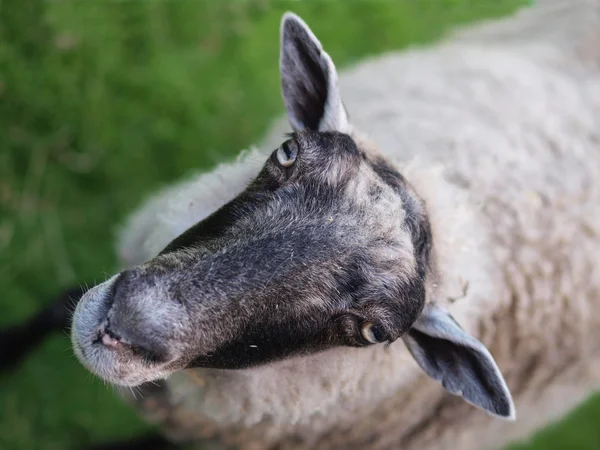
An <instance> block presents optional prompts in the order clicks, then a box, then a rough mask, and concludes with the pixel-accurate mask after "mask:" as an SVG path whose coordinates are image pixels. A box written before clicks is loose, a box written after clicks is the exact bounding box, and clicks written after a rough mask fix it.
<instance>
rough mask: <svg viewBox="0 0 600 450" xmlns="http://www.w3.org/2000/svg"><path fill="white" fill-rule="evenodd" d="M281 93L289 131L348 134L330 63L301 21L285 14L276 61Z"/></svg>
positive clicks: (333, 70) (333, 68)
mask: <svg viewBox="0 0 600 450" xmlns="http://www.w3.org/2000/svg"><path fill="white" fill-rule="evenodd" d="M279 69H280V73H281V90H282V94H283V102H284V104H285V108H286V110H287V114H288V119H289V121H290V124H291V125H292V128H293V129H294V130H295V131H299V130H302V129H305V128H308V129H311V130H315V131H340V132H349V131H350V127H349V124H348V115H347V113H346V110H345V109H344V105H343V104H342V100H341V97H340V91H339V87H338V76H337V72H336V70H335V66H334V65H333V61H332V60H331V58H330V57H329V55H328V54H327V53H325V51H323V47H322V46H321V43H320V42H319V40H318V39H317V38H316V37H315V35H314V34H313V33H312V31H311V30H310V28H308V26H307V25H306V23H304V21H303V20H302V19H301V18H300V17H298V16H297V15H295V14H293V13H290V12H288V13H285V14H284V16H283V19H282V21H281V55H280V59H279Z"/></svg>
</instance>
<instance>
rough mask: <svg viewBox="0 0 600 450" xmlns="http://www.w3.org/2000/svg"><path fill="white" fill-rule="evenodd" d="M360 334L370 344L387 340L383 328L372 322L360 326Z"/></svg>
mask: <svg viewBox="0 0 600 450" xmlns="http://www.w3.org/2000/svg"><path fill="white" fill-rule="evenodd" d="M360 334H361V335H362V337H363V339H364V340H365V341H367V342H369V343H370V344H379V343H381V342H383V341H384V340H385V338H384V337H383V333H382V332H381V329H380V328H379V327H378V326H377V325H375V324H374V323H372V322H365V323H363V324H362V325H361V326H360Z"/></svg>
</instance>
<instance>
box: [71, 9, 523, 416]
mask: <svg viewBox="0 0 600 450" xmlns="http://www.w3.org/2000/svg"><path fill="white" fill-rule="evenodd" d="M280 66H281V80H282V91H283V99H284V103H285V106H286V109H287V112H288V117H289V120H290V123H291V124H292V128H293V129H294V133H293V134H292V135H290V137H289V139H288V140H286V141H285V142H283V143H282V145H281V146H280V147H279V148H278V149H274V151H273V153H272V155H271V156H270V157H269V158H268V159H267V161H266V162H265V164H264V167H263V168H262V170H261V171H260V173H259V174H258V176H257V177H256V179H255V180H254V181H253V182H252V183H251V184H250V185H249V186H248V187H247V189H246V190H245V191H243V192H242V193H241V194H240V195H238V196H237V197H236V198H235V199H233V200H232V201H231V202H229V203H228V204H226V205H224V206H223V207H222V208H220V209H219V210H218V211H216V212H215V213H213V214H212V215H211V216H209V217H208V218H206V219H205V220H203V221H202V222H200V223H198V224H196V225H195V226H193V227H192V228H190V229H189V230H188V231H186V232H185V233H183V234H182V235H181V236H179V237H178V238H177V239H175V240H174V241H173V242H171V243H170V244H169V245H168V246H167V248H165V249H164V250H163V251H162V252H161V253H160V254H159V255H158V256H157V257H155V258H154V259H152V260H150V261H148V262H147V263H145V264H142V265H140V266H138V267H135V268H131V269H128V270H125V271H123V272H121V273H120V274H118V275H116V276H114V277H113V278H111V279H110V280H108V281H107V282H105V283H102V284H101V285H99V286H97V287H95V288H93V289H91V290H90V291H89V292H87V293H86V294H85V295H84V296H83V297H82V299H81V301H80V303H79V304H78V306H77V309H76V311H75V314H74V318H73V327H72V339H73V346H74V349H75V353H76V354H77V356H78V358H79V359H80V361H81V362H82V363H83V364H84V365H85V366H86V367H87V368H88V369H89V370H90V371H92V372H94V373H96V374H97V375H99V376H100V377H102V378H103V379H105V380H108V381H110V382H113V383H117V384H123V385H137V384H141V383H144V382H147V381H151V380H155V379H158V378H163V377H165V376H168V375H169V374H171V373H173V372H174V371H176V370H180V369H183V368H188V367H207V368H222V369H243V368H247V367H251V366H254V365H258V364H265V363H268V362H272V361H276V360H281V359H283V358H288V357H291V356H299V355H306V354H310V353H315V352H319V351H323V350H325V349H328V348H332V347H343V346H359V347H360V346H369V345H376V344H381V343H389V342H393V341H395V340H396V339H398V338H399V337H401V336H402V337H403V338H404V341H405V343H406V344H407V346H408V348H409V350H410V352H411V354H412V355H413V356H414V357H415V358H416V359H417V361H418V362H419V364H420V365H421V367H422V368H423V369H424V370H425V371H426V372H427V373H428V374H429V375H430V376H432V377H433V378H435V379H438V380H440V381H442V383H443V384H444V386H445V387H446V388H447V389H448V390H450V391H451V392H453V393H457V394H459V395H463V396H464V397H465V398H466V399H467V400H468V401H470V402H472V403H474V404H477V405H478V406H480V407H483V408H485V409H486V410H488V411H491V412H492V413H493V414H498V415H502V416H512V414H513V412H514V411H513V410H512V401H511V399H510V394H509V393H508V390H507V389H506V385H505V384H504V380H503V379H502V377H501V375H500V373H499V371H498V369H497V367H496V365H495V363H494V361H493V359H492V358H491V356H490V355H489V352H487V350H486V349H485V347H483V345H482V344H481V343H479V342H478V341H476V340H475V339H473V338H471V337H470V336H468V335H466V334H465V333H464V332H463V331H462V329H461V328H460V327H459V326H458V325H457V324H456V322H455V321H454V320H453V319H452V318H451V316H450V315H449V314H447V313H446V312H444V311H443V310H441V309H440V308H438V307H435V306H434V305H433V304H431V303H429V304H428V305H427V306H426V305H425V282H426V277H427V276H428V275H430V273H431V270H430V269H431V268H430V259H431V253H432V236H431V232H430V226H429V221H428V217H427V213H426V208H425V205H424V204H423V202H422V201H421V200H420V199H419V197H418V196H417V195H416V194H415V192H414V191H413V189H412V188H411V186H410V185H409V184H408V183H407V182H406V180H405V179H404V178H403V177H402V175H401V174H400V173H398V172H397V171H396V170H394V169H393V168H392V166H391V164H389V163H388V162H386V161H385V160H383V159H381V158H379V157H376V156H374V155H372V154H371V153H369V152H367V151H366V150H365V149H363V148H361V147H360V143H359V142H357V141H356V140H355V139H354V138H353V136H354V132H353V130H352V127H351V125H350V124H349V120H348V115H347V114H346V111H345V109H344V106H343V104H342V101H341V98H340V93H339V89H338V84H337V74H336V71H335V67H334V66H333V63H332V61H331V58H330V57H329V55H327V53H325V52H324V51H323V49H322V47H321V44H320V43H319V42H318V40H317V39H316V38H315V37H314V35H313V34H312V33H311V32H310V30H309V29H308V27H307V26H306V24H304V23H303V22H302V21H301V19H299V18H298V17H296V16H294V15H291V14H290V15H286V16H284V20H283V22H282V40H281V61H280Z"/></svg>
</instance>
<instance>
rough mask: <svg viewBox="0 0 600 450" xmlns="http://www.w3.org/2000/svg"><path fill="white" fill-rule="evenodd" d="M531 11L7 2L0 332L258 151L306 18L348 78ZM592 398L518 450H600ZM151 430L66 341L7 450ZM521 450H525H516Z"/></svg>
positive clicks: (60, 342)
mask: <svg viewBox="0 0 600 450" xmlns="http://www.w3.org/2000/svg"><path fill="white" fill-rule="evenodd" d="M524 3H526V1H525V0H404V1H394V2H392V1H391V0H389V1H381V0H370V1H334V0H328V1H303V2H300V1H294V2H273V1H267V0H262V1H261V0H255V1H241V0H239V1H232V2H225V1H218V0H212V1H211V0H205V1H202V0H177V1H175V0H171V1H168V0H161V1H152V0H145V1H144V0H134V1H114V0H87V1H84V0H80V1H73V0H53V1H52V0H47V1H42V0H0V292H1V293H2V294H1V295H0V326H4V325H8V324H10V323H14V322H17V321H19V320H22V319H25V318H27V317H28V316H29V315H30V314H32V313H33V312H34V311H36V310H37V309H38V308H39V307H40V306H41V305H42V304H44V303H45V302H47V301H49V300H50V299H51V298H52V296H53V295H55V294H56V293H57V292H58V291H59V290H61V289H62V288H65V287H68V286H71V285H73V284H76V283H85V282H94V280H95V279H99V280H104V277H105V274H106V273H112V272H113V271H114V270H115V269H116V264H117V261H116V258H115V254H114V248H113V244H112V243H113V238H114V233H115V230H116V228H117V226H118V224H119V223H121V222H122V221H123V219H124V218H125V216H126V214H127V213H128V212H131V210H132V209H133V208H134V207H136V206H137V205H139V204H140V202H141V201H142V200H143V199H144V197H145V196H146V195H148V194H149V193H151V192H152V191H153V190H155V189H157V188H158V187H160V186H163V185H164V184H165V183H168V182H171V181H173V180H176V179H178V178H180V177H182V176H184V175H185V174H187V173H189V172H190V171H195V170H198V169H209V168H210V167H212V166H213V165H214V164H215V163H217V162H219V161H222V160H224V159H227V158H233V157H234V156H235V155H236V154H237V153H238V151H239V150H240V149H242V148H245V147H246V146H248V145H249V144H251V143H253V142H255V141H256V140H257V139H259V137H260V136H261V134H262V133H263V132H264V131H265V129H266V127H267V125H268V123H269V122H270V120H272V119H273V118H274V117H275V116H276V115H278V114H281V113H282V112H283V107H282V103H281V100H280V93H279V78H278V77H279V74H278V71H277V69H278V51H279V48H278V45H279V43H278V37H279V36H278V34H279V21H280V18H281V14H282V13H283V12H284V11H285V10H288V9H289V10H293V11H295V12H297V13H299V14H300V15H301V16H302V17H303V18H304V19H306V21H307V22H308V23H309V25H310V26H311V27H312V28H313V29H314V31H315V32H316V34H317V36H319V38H320V39H321V40H322V42H323V43H324V45H325V47H326V48H327V50H328V52H329V53H330V54H331V55H332V57H333V59H334V61H336V63H337V64H338V66H339V67H341V68H343V67H344V66H345V65H347V64H348V63H350V62H352V61H355V60H356V59H358V58H360V57H362V56H366V55H370V54H373V53H377V52H381V51H384V50H389V49H400V48H404V47H406V46H407V45H415V44H423V43H428V42H432V41H433V40H435V39H437V38H440V37H441V36H443V34H444V33H445V32H447V31H448V30H449V29H450V27H452V26H456V25H459V24H462V23H466V22H470V21H473V20H476V19H483V18H492V17H498V16H501V15H504V14H507V13H510V12H512V11H514V10H515V8H516V7H518V6H519V5H522V4H524ZM599 419H600V401H599V400H592V401H590V402H588V403H587V404H586V405H584V406H583V407H582V408H580V409H579V410H578V411H576V412H575V413H574V414H573V415H571V416H570V417H569V418H567V419H566V420H565V421H564V423H561V424H559V425H557V426H555V427H552V428H551V429H549V430H546V431H544V432H542V433H541V434H539V435H538V436H536V437H535V438H534V439H533V440H532V441H531V442H528V443H524V444H522V445H519V446H518V448H519V449H545V450H548V449H554V450H557V449H570V450H571V449H572V450H575V449H600V426H598V420H599ZM144 430H147V426H146V425H144V424H143V423H141V422H140V421H139V419H137V418H136V416H135V414H134V412H132V411H130V410H129V409H127V408H126V407H125V406H124V405H123V404H121V403H120V402H119V401H118V400H117V399H116V398H115V396H114V395H113V393H112V391H111V388H110V387H107V386H105V385H104V384H103V383H101V382H99V381H98V380H96V379H92V377H91V376H90V375H89V374H88V373H87V372H86V371H84V369H83V368H82V367H81V366H80V365H79V364H78V363H77V362H76V360H75V358H74V356H73V355H72V352H71V349H70V346H69V341H68V339H67V338H66V337H65V336H55V337H54V338H52V339H50V340H48V341H47V342H45V343H44V344H43V345H42V346H41V347H40V348H39V349H38V350H37V351H36V352H35V353H34V354H33V355H32V356H31V357H30V358H29V359H27V360H26V361H25V363H24V364H23V365H22V366H21V367H20V368H19V369H18V370H17V371H16V372H15V373H11V374H9V375H7V374H4V375H2V376H1V377H0V449H1V450H20V449H27V450H31V449H36V450H38V449H39V450H52V449H61V450H62V449H69V448H75V447H79V446H81V445H84V444H86V443H89V442H98V441H100V440H106V439H109V438H119V437H129V436H135V435H137V434H139V433H141V432H143V431H144ZM515 448H517V447H515Z"/></svg>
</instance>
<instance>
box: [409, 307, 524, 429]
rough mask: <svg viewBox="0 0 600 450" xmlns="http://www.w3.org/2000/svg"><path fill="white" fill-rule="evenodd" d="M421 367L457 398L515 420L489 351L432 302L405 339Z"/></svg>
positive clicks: (498, 370) (513, 408) (503, 382)
mask: <svg viewBox="0 0 600 450" xmlns="http://www.w3.org/2000/svg"><path fill="white" fill-rule="evenodd" d="M403 340H404V343H405V344H406V346H407V347H408V350H409V351H410V353H411V354H412V355H413V357H414V358H415V359H416V360H417V362H418V363H419V365H420V366H421V368H422V369H423V370H424V371H425V372H426V373H427V374H428V375H429V376H430V377H432V378H433V379H435V380H437V381H440V382H441V383H442V386H444V388H445V389H446V390H447V391H449V392H450V393H452V394H454V395H459V396H461V397H463V398H464V399H465V400H466V401H467V402H469V403H471V404H472V405H474V406H477V407H478V408H481V409H483V410H485V411H487V412H488V413H490V414H492V415H494V416H497V417H500V418H503V419H508V420H514V419H515V417H516V414H515V407H514V405H513V400H512V396H511V394H510V391H509V390H508V387H507V386H506V382H505V381H504V377H503V376H502V374H501V373H500V369H498V366H497V365H496V362H495V361H494V358H493V357H492V355H491V354H490V352H489V351H488V349H487V348H486V347H485V346H484V345H483V344H482V343H481V342H479V341H478V340H477V339H475V338H474V337H472V336H469V335H468V334H467V333H466V332H465V331H464V330H463V329H462V328H461V327H460V326H459V325H458V323H456V321H455V320H454V318H453V317H452V316H451V315H450V314H449V313H448V312H447V311H445V310H444V309H442V308H441V307H439V306H436V305H434V304H432V303H428V304H427V305H425V309H424V310H423V312H422V313H421V315H420V316H419V318H418V319H417V321H416V322H415V324H414V325H413V327H412V328H411V329H410V330H409V331H408V332H407V333H406V334H405V335H404V336H403Z"/></svg>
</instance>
